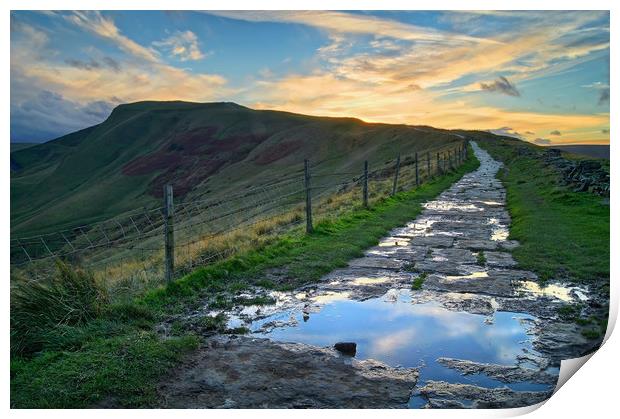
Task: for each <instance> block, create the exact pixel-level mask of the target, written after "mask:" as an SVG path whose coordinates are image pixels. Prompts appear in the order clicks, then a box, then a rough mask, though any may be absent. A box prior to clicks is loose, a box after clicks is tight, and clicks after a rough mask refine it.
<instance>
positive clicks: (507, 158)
mask: <svg viewBox="0 0 620 419" xmlns="http://www.w3.org/2000/svg"><path fill="white" fill-rule="evenodd" d="M478 144H479V145H480V146H482V147H483V148H485V149H486V150H487V151H489V152H490V153H491V155H492V156H493V157H494V158H496V159H498V160H500V161H502V162H503V163H504V164H505V167H504V169H503V170H501V171H500V174H499V177H500V179H501V180H502V182H503V184H504V185H505V187H506V190H507V201H508V210H509V212H510V215H511V217H512V224H511V227H510V237H509V238H510V239H516V240H518V241H519V242H520V243H521V246H520V247H518V248H516V249H515V250H514V251H513V256H514V258H515V260H516V261H517V262H518V263H519V266H520V267H521V268H523V269H527V270H531V271H534V272H536V273H537V274H538V275H539V277H540V278H541V279H542V280H543V281H545V280H550V279H554V280H568V281H572V282H576V283H586V284H592V285H595V286H599V285H601V284H603V285H604V284H606V283H608V281H609V255H610V250H609V244H610V241H609V240H610V235H609V211H610V207H609V201H608V200H607V201H606V200H605V199H603V198H601V197H599V196H596V195H593V194H590V193H587V192H573V191H572V190H571V189H570V188H569V187H566V186H562V185H560V184H559V182H558V178H559V175H558V173H557V171H556V170H555V169H554V168H553V167H549V166H547V165H545V164H544V162H543V161H542V160H541V155H542V151H541V150H540V149H539V148H538V147H534V146H529V145H527V144H525V143H523V142H515V141H505V140H500V139H498V138H495V139H480V140H479V141H478Z"/></svg>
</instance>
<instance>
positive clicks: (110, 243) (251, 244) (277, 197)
mask: <svg viewBox="0 0 620 419" xmlns="http://www.w3.org/2000/svg"><path fill="white" fill-rule="evenodd" d="M466 156H467V144H466V141H462V142H458V143H451V144H447V145H444V146H442V147H438V148H433V149H428V150H421V151H419V152H418V153H415V154H413V155H407V156H400V155H395V156H394V158H393V159H391V160H389V161H383V162H377V161H370V162H369V161H366V162H365V165H364V167H360V168H359V169H358V170H350V169H347V170H331V169H329V168H328V166H329V163H330V161H332V160H335V159H342V157H332V158H329V159H325V160H323V161H319V162H311V161H310V162H307V163H306V165H305V166H304V167H303V168H301V169H296V168H295V169H294V170H292V171H291V172H290V173H289V175H287V176H285V177H282V178H279V179H275V180H272V181H268V182H265V183H263V184H261V185H254V186H251V187H248V188H246V189H245V190H244V191H242V192H238V193H231V194H228V195H227V196H226V197H225V198H223V199H221V198H220V199H214V198H210V197H208V196H207V195H206V194H202V195H196V196H193V197H192V198H191V199H185V200H183V201H180V202H178V203H174V202H172V199H170V202H169V203H168V202H166V200H164V202H163V205H162V206H161V207H156V208H136V209H134V210H133V211H129V212H127V213H125V214H122V215H120V216H118V217H114V218H111V219H108V220H105V221H100V222H96V223H91V224H85V225H80V226H76V227H73V228H67V229H64V230H60V231H56V232H53V233H47V234H41V235H33V236H29V237H15V238H11V247H10V249H11V274H12V276H16V277H20V278H22V279H25V280H39V279H41V278H45V277H48V276H49V275H53V273H54V270H55V264H54V261H55V260H57V259H60V260H63V261H66V262H68V263H70V264H72V265H75V266H78V267H81V268H84V269H88V270H90V271H92V272H93V273H94V274H95V275H96V276H98V277H100V278H102V279H104V280H105V282H106V283H107V284H108V285H109V286H110V287H111V288H113V289H114V290H115V291H118V292H120V293H128V294H131V293H135V292H139V291H141V290H144V289H148V288H149V287H152V286H154V285H158V284H162V283H165V282H166V281H170V280H172V279H174V278H178V277H180V276H183V275H185V274H187V273H189V272H191V271H192V270H194V269H195V268H196V267H199V266H205V265H208V264H210V263H213V262H216V261H219V260H222V259H225V258H227V257H230V256H232V255H234V254H237V253H238V252H240V251H242V250H244V249H251V248H255V247H257V246H258V245H260V244H262V243H267V242H268V241H269V240H271V239H273V238H274V237H277V236H278V235H280V234H282V233H285V232H292V231H294V230H295V229H297V230H299V231H300V232H302V231H303V226H304V225H305V230H306V231H308V232H310V231H312V227H313V222H318V221H320V220H323V219H325V218H330V217H337V216H339V215H340V214H342V213H343V212H345V211H347V210H350V209H351V208H353V207H356V206H370V205H372V204H373V203H374V202H376V200H378V199H381V198H382V197H385V196H389V195H391V194H394V193H396V192H398V191H401V190H408V189H411V188H413V187H416V186H418V185H421V184H422V183H424V182H426V181H427V180H428V179H430V178H433V177H435V176H438V175H441V174H443V173H445V172H447V171H449V170H451V169H453V168H456V167H457V166H458V165H460V164H461V163H462V162H463V161H464V160H465V158H466ZM172 187H173V185H172V186H170V188H172ZM170 197H172V194H170ZM168 205H170V206H168ZM166 266H169V267H170V269H166Z"/></svg>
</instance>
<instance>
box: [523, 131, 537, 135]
mask: <svg viewBox="0 0 620 419" xmlns="http://www.w3.org/2000/svg"><path fill="white" fill-rule="evenodd" d="M525 134H527V135H536V133H535V132H532V131H525Z"/></svg>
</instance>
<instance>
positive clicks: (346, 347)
mask: <svg viewBox="0 0 620 419" xmlns="http://www.w3.org/2000/svg"><path fill="white" fill-rule="evenodd" d="M334 349H335V350H337V351H338V352H340V353H342V354H344V355H349V356H355V353H356V352H357V343H355V342H338V343H336V344H335V345H334Z"/></svg>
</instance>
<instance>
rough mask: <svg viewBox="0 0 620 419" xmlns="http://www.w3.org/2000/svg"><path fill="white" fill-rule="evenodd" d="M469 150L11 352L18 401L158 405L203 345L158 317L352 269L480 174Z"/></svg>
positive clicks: (13, 403)
mask: <svg viewBox="0 0 620 419" xmlns="http://www.w3.org/2000/svg"><path fill="white" fill-rule="evenodd" d="M469 155H470V158H469V160H468V161H466V162H465V163H464V164H463V165H462V166H461V167H459V168H458V169H457V170H455V171H453V172H450V173H448V174H446V175H444V176H442V177H438V178H436V179H433V180H432V181H430V182H428V183H425V184H423V185H422V186H420V187H419V188H416V189H415V190H412V191H406V192H401V193H398V194H396V195H395V196H393V197H389V198H384V199H381V200H379V201H377V202H376V203H375V205H374V206H373V207H372V208H370V209H363V208H357V209H354V210H353V211H351V212H350V213H348V214H345V215H343V216H341V217H338V218H337V219H332V220H324V221H322V222H321V223H319V224H318V225H316V226H315V232H314V233H313V234H311V235H305V234H301V233H291V234H288V235H285V236H282V237H281V238H277V239H275V240H274V241H273V242H272V243H269V244H265V245H264V246H262V247H261V248H259V249H255V250H251V251H247V252H246V253H244V254H241V255H238V256H235V257H232V258H230V259H228V260H225V261H221V262H218V263H215V264H213V265H209V266H207V267H204V268H200V269H198V270H196V271H194V272H193V273H191V274H189V275H187V276H185V277H183V278H181V279H180V280H178V281H175V282H174V283H172V284H170V285H168V286H166V287H161V288H158V289H156V290H153V291H151V292H149V293H148V294H146V295H145V296H144V297H142V298H140V299H138V300H136V301H134V302H133V303H131V304H118V305H115V306H111V307H108V308H107V309H106V310H105V312H104V313H103V314H102V315H101V317H99V318H97V319H95V320H93V321H90V322H87V323H86V324H84V325H77V326H66V329H65V330H64V332H63V333H64V335H65V339H64V340H62V341H61V342H60V343H58V344H56V345H55V346H53V347H43V349H42V351H41V352H39V353H38V354H35V355H34V356H32V357H29V358H27V357H19V356H13V357H12V359H11V406H12V407H16V408H35V407H36V408H79V407H90V406H99V405H101V406H114V407H145V406H156V405H157V397H156V396H157V392H156V386H157V382H158V381H159V379H160V378H161V376H162V374H164V373H165V372H166V371H167V370H169V369H170V368H171V367H172V366H174V364H175V363H176V362H178V361H179V360H180V359H181V358H182V357H183V355H184V354H186V353H187V352H189V351H191V350H193V349H194V348H196V347H197V346H198V345H199V339H198V337H197V336H195V335H193V334H192V333H188V334H185V335H181V336H178V337H174V338H170V339H161V338H160V337H159V336H158V335H157V334H156V333H155V332H154V331H153V330H154V327H155V325H156V324H157V322H158V321H159V320H161V319H162V318H165V317H166V316H168V315H170V314H172V313H178V312H180V311H182V310H185V309H187V308H188V307H189V306H192V304H197V303H198V302H199V301H203V300H204V299H205V298H208V299H211V300H210V301H213V303H214V304H217V303H218V301H219V303H220V304H223V303H225V300H224V296H225V295H226V293H234V292H238V291H241V290H243V289H245V288H247V287H248V286H249V285H259V286H263V287H268V288H278V289H282V290H286V289H293V288H295V287H298V286H300V285H302V284H307V283H310V282H313V281H316V280H317V279H318V278H320V277H321V276H322V275H324V274H325V273H328V272H330V271H331V270H333V269H335V268H337V267H342V266H345V265H346V263H347V261H348V260H350V259H352V258H355V257H359V256H361V255H362V254H363V251H364V250H365V249H366V248H368V247H370V246H373V245H375V244H377V243H378V240H379V239H380V238H381V237H383V236H384V235H385V234H386V233H387V232H388V231H389V230H390V229H392V228H394V227H397V226H399V225H403V224H405V223H406V222H407V221H409V220H411V219H413V218H415V217H416V216H417V215H418V214H419V213H420V212H421V210H422V204H423V203H424V202H426V201H428V200H431V199H433V198H434V197H435V196H437V195H438V194H439V193H440V192H441V191H443V190H444V189H446V188H447V187H449V186H450V185H451V184H452V183H453V182H455V181H456V180H458V179H459V178H460V177H461V176H462V175H463V174H465V173H467V172H469V171H472V170H475V169H476V168H477V167H478V164H479V163H478V161H477V160H476V159H475V157H473V153H471V152H470V153H469ZM210 326H211V325H210ZM216 326H217V325H213V327H216ZM69 343H70V344H69Z"/></svg>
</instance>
